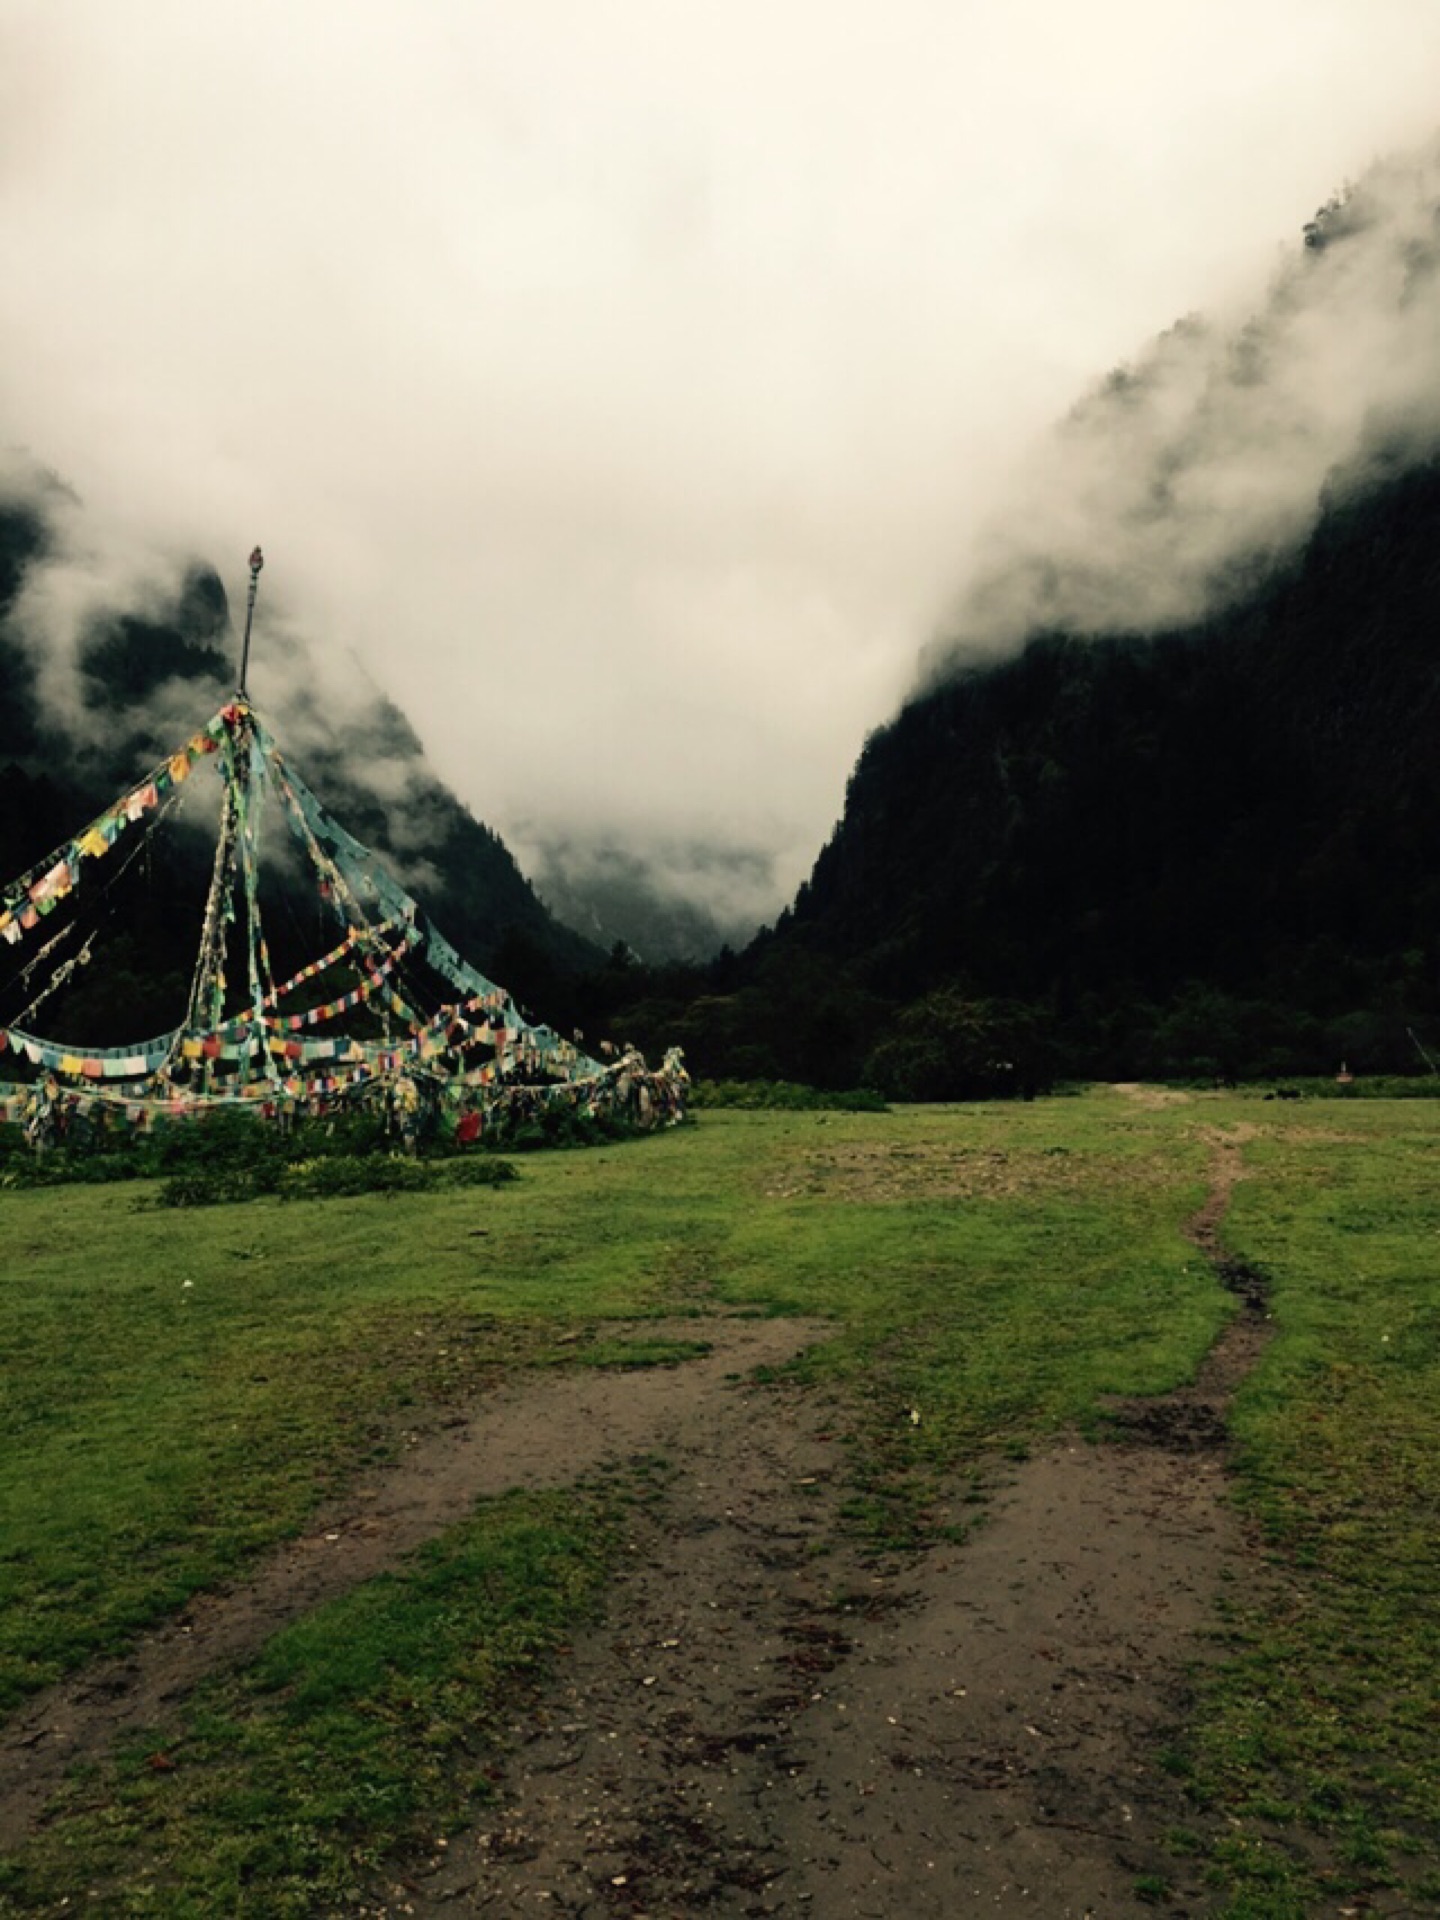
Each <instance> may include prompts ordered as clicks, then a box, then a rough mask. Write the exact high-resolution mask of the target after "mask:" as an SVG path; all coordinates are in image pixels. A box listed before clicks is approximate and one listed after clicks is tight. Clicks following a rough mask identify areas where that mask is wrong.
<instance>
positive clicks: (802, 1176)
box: [764, 1141, 1163, 1202]
mask: <svg viewBox="0 0 1440 1920" xmlns="http://www.w3.org/2000/svg"><path fill="white" fill-rule="evenodd" d="M1162 1177H1163V1176H1162V1175H1161V1174H1160V1172H1159V1171H1158V1170H1157V1168H1156V1167H1155V1165H1154V1164H1153V1163H1152V1162H1151V1161H1148V1160H1142V1159H1125V1158H1123V1157H1120V1156H1118V1155H1102V1154H1094V1153H1074V1152H1072V1151H1071V1150H1070V1149H1069V1148H1068V1147H1059V1146H1056V1147H1048V1148H1046V1147H1037V1148H1030V1149H1022V1150H1018V1151H1017V1150H1015V1149H1005V1148H1000V1147H984V1146H973V1147H971V1146H957V1145H955V1144H954V1143H953V1142H948V1141H947V1142H946V1143H944V1144H943V1145H942V1144H939V1143H936V1142H924V1143H917V1144H913V1145H896V1144H893V1143H888V1142H883V1141H881V1142H876V1141H864V1142H855V1143H850V1142H844V1143H838V1144H837V1145H835V1146H833V1147H804V1148H791V1149H789V1151H788V1152H786V1151H784V1150H782V1152H781V1154H780V1155H779V1156H778V1164H777V1165H776V1166H775V1167H774V1168H773V1170H772V1171H771V1172H769V1173H768V1174H767V1176H766V1181H765V1186H764V1193H765V1197H766V1199H768V1200H793V1199H797V1198H799V1197H800V1196H802V1195H804V1196H807V1197H823V1198H824V1199H827V1200H842V1201H844V1200H859V1201H867V1202H873V1201H884V1200H987V1199H1005V1200H1011V1199H1014V1198H1016V1197H1017V1196H1018V1195H1020V1194H1027V1193H1082V1192H1093V1191H1094V1190H1095V1189H1096V1188H1097V1187H1099V1188H1101V1189H1103V1190H1104V1191H1105V1192H1107V1193H1113V1192H1116V1191H1119V1190H1121V1189H1123V1188H1126V1187H1143V1186H1149V1185H1151V1184H1153V1182H1154V1181H1156V1180H1157V1179H1159V1178H1162Z"/></svg>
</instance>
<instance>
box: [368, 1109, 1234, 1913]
mask: <svg viewBox="0 0 1440 1920" xmlns="http://www.w3.org/2000/svg"><path fill="white" fill-rule="evenodd" d="M1213 1144H1214V1146H1215V1156H1216V1157H1215V1168H1214V1185H1213V1188H1212V1192H1211V1194H1210V1197H1209V1199H1208V1200H1207V1204H1206V1207H1205V1208H1204V1209H1203V1210H1202V1212H1201V1214H1200V1215H1198V1216H1197V1218H1196V1220H1195V1221H1194V1222H1192V1225H1191V1232H1192V1236H1193V1237H1194V1238H1195V1240H1196V1242H1197V1244H1198V1245H1200V1246H1201V1247H1202V1248H1204V1249H1205V1250H1206V1251H1207V1253H1209V1254H1210V1255H1211V1256H1212V1257H1216V1258H1218V1257H1220V1256H1219V1250H1218V1226H1219V1221H1220V1218H1221V1216H1222V1214H1223V1210H1224V1205H1225V1203H1226V1201H1227V1200H1228V1195H1229V1190H1230V1186H1231V1185H1232V1184H1233V1181H1234V1179H1235V1178H1237V1177H1239V1171H1240V1169H1239V1158H1238V1154H1239V1142H1238V1141H1236V1140H1235V1139H1233V1138H1226V1139H1223V1140H1221V1139H1217V1140H1216V1141H1215V1142H1214V1143H1213ZM1262 1314H1263V1305H1262V1304H1260V1303H1259V1301H1258V1299H1257V1302H1256V1304H1254V1305H1245V1304H1243V1302H1242V1308H1241V1312H1240V1313H1239V1314H1238V1315H1237V1318H1236V1321H1235V1322H1234V1323H1233V1326H1232V1331H1231V1333H1230V1334H1227V1336H1226V1338H1225V1339H1224V1340H1222V1342H1220V1343H1219V1345H1218V1346H1217V1348H1216V1350H1215V1352H1214V1353H1213V1354H1212V1356H1211V1359H1210V1361H1209V1362H1207V1367H1206V1369H1205V1370H1204V1371H1203V1372H1202V1376H1201V1379H1200V1380H1198V1381H1197V1382H1196V1383H1195V1386H1194V1387H1193V1388H1190V1389H1186V1390H1185V1392H1184V1393H1183V1394H1181V1395H1176V1396H1171V1397H1169V1398H1167V1399H1163V1400H1155V1401H1149V1402H1127V1403H1124V1404H1123V1406H1122V1405H1117V1407H1116V1408H1115V1409H1114V1414H1115V1426H1116V1433H1117V1439H1118V1440H1119V1441H1120V1444H1116V1445H1110V1446H1098V1447H1097V1446H1087V1445H1083V1444H1081V1443H1079V1442H1070V1443H1067V1444H1065V1445H1063V1446H1061V1447H1059V1448H1057V1449H1055V1450H1053V1451H1052V1452H1050V1453H1048V1454H1046V1455H1045V1456H1044V1457H1043V1458H1040V1459H1036V1460H1033V1461H1031V1462H1028V1463H1027V1464H1025V1465H1024V1466H1023V1467H1020V1468H1017V1469H1013V1470H1011V1472H1010V1474H1009V1476H1008V1478H1007V1479H1005V1480H1004V1481H1002V1482H999V1483H997V1484H996V1485H995V1487H994V1488H993V1489H992V1495H991V1500H990V1503H989V1506H988V1509H987V1512H986V1516H985V1518H984V1520H983V1522H982V1524H981V1525H980V1526H979V1527H978V1529H977V1530H976V1531H975V1532H974V1533H973V1535H972V1536H971V1537H970V1538H969V1539H968V1540H966V1541H965V1543H964V1544H963V1545H948V1544H947V1545H944V1546H939V1547H936V1548H934V1549H932V1550H931V1551H929V1552H928V1553H925V1554H921V1555H917V1556H913V1557H906V1558H903V1559H893V1560H886V1561H875V1560H874V1559H871V1558H867V1557H866V1556H865V1555H864V1554H863V1553H862V1552H861V1551H860V1550H859V1549H858V1547H857V1546H856V1545H855V1544H854V1543H853V1542H847V1541H846V1539H845V1537H844V1533H843V1527H842V1525H841V1516H840V1513H839V1502H840V1498H841V1495H842V1492H843V1486H842V1482H841V1478H840V1474H839V1467H840V1464H841V1463H840V1462H839V1461H838V1460H837V1458H836V1452H835V1441H834V1437H833V1422H834V1419H835V1412H834V1409H833V1408H831V1407H829V1406H827V1405H826V1404H825V1403H824V1402H823V1401H822V1400H820V1399H818V1398H817V1397H815V1396H813V1395H807V1394H806V1393H804V1392H802V1391H801V1390H799V1389H798V1388H796V1387H794V1386H788V1387H772V1388H768V1389H764V1390H761V1391H759V1392H756V1391H753V1390H752V1391H750V1392H749V1393H747V1394H746V1395H745V1397H744V1399H743V1401H735V1402H732V1403H730V1404H729V1405H728V1406H727V1405H723V1404H721V1403H719V1402H712V1403H710V1404H709V1405H708V1406H707V1408H706V1409H705V1410H704V1411H703V1412H701V1413H699V1414H697V1417H696V1418H695V1419H693V1420H692V1421H690V1422H689V1423H688V1424H687V1425H686V1427H685V1429H684V1431H683V1433H681V1434H679V1435H677V1436H674V1445H673V1450H672V1453H671V1459H672V1467H673V1474H672V1479H671V1482H670V1485H669V1488H668V1490H667V1493H666V1496H665V1498H664V1500H663V1502H661V1503H659V1504H658V1505H657V1506H654V1507H652V1508H651V1509H649V1510H648V1511H646V1512H644V1513H642V1514H638V1515H637V1516H636V1520H635V1524H634V1527H633V1529H632V1537H631V1539H630V1542H629V1546H630V1555H629V1565H628V1567H627V1570H626V1571H625V1573H624V1575H623V1576H622V1578H621V1580H620V1582H619V1583H618V1585H617V1588H616V1591H615V1594H614V1596H613V1604H612V1607H611V1615H610V1621H609V1623H608V1624H607V1625H605V1626H603V1627H602V1628H600V1629H598V1630H596V1631H595V1632H593V1633H590V1634H587V1635H585V1636H583V1637H582V1638H581V1639H580V1640H579V1641H578V1642H577V1644H576V1645H575V1646H574V1648H573V1649H572V1650H571V1652H570V1654H569V1656H568V1658H567V1659H566V1661H565V1663H564V1664H565V1672H564V1675H563V1678H562V1680H561V1681H560V1683H559V1684H558V1686H556V1687H555V1688H554V1690H553V1691H552V1692H551V1693H550V1694H549V1695H548V1697H547V1698H546V1699H545V1700H544V1701H543V1702H542V1703H541V1704H540V1705H539V1707H538V1708H537V1709H535V1710H533V1711H526V1712H524V1713H523V1714H520V1715H518V1716H517V1718H516V1719H515V1721H514V1722H513V1724H512V1726H511V1729H510V1736H511V1740H512V1742H513V1745H512V1748H511V1752H510V1754H509V1756H508V1760H507V1763H506V1767H505V1770H504V1778H503V1784H502V1786H501V1789H500V1793H499V1797H498V1800H497V1804H496V1807H495V1809H494V1811H493V1812H492V1813H491V1814H490V1815H488V1816H487V1817H486V1818H485V1819H484V1820H482V1821H481V1822H480V1823H479V1824H478V1825H477V1826H476V1827H475V1829H474V1830H472V1831H471V1832H469V1833H466V1834H462V1835H454V1836H445V1837H439V1838H437V1845H436V1848H435V1851H434V1853H433V1854H432V1855H431V1857H430V1858H429V1859H428V1860H425V1861H421V1862H418V1863H411V1864H409V1865H408V1866H405V1867H403V1868H400V1867H397V1869H396V1870H395V1872H394V1873H393V1874H392V1875H391V1876H390V1877H389V1879H388V1882H387V1884H386V1885H385V1886H384V1887H383V1888H377V1891H376V1900H375V1905H374V1908H373V1912H374V1913H375V1914H377V1915H386V1916H400V1915H417V1916H428V1917H429V1920H439V1917H440V1916H446V1917H448V1920H458V1916H461V1915H465V1914H471V1913H490V1914H495V1915H507V1916H508V1915H515V1914H524V1913H530V1912H536V1913H547V1912H548V1913H555V1914H566V1915H574V1916H586V1917H587V1920H602V1916H608V1915H631V1916H649V1920H662V1916H663V1917H664V1920H681V1916H689V1915H694V1914H701V1913H716V1914H736V1915H741V1914H743V1915H771V1914H776V1915H806V1914H813V1915H825V1916H827V1917H828V1916H832V1915H833V1916H845V1915H854V1916H861V1915H873V1916H877V1917H880V1916H885V1917H887V1920H888V1916H893V1915H898V1914H904V1915H906V1916H919V1917H921V1920H924V1917H927V1916H933V1917H934V1920H939V1916H954V1915H957V1914H971V1913H980V1912H985V1913H1031V1914H1037V1913H1038V1914H1044V1915H1046V1916H1050V1917H1051V1920H1070V1916H1074V1917H1075V1920H1080V1916H1086V1915H1090V1916H1095V1917H1096V1920H1099V1916H1102V1915H1103V1916H1125V1915H1138V1914H1142V1913H1148V1912H1153V1911H1154V1907H1153V1904H1152V1902H1153V1900H1154V1899H1155V1898H1156V1897H1157V1896H1158V1895H1159V1894H1160V1893H1162V1892H1163V1893H1164V1894H1165V1895H1166V1896H1167V1902H1168V1904H1167V1911H1168V1912H1170V1913H1172V1914H1177V1915H1182V1914H1187V1913H1196V1914H1198V1913H1201V1912H1204V1911H1206V1906H1205V1901H1204V1895H1203V1891H1202V1890H1201V1889H1200V1888H1199V1887H1198V1886H1196V1885H1186V1884H1185V1875H1184V1873H1183V1872H1182V1871H1181V1870H1180V1869H1178V1868H1177V1863H1176V1856H1175V1853H1174V1850H1173V1848H1171V1847H1170V1846H1169V1845H1168V1835H1169V1834H1170V1833H1171V1832H1172V1831H1173V1829H1175V1828H1176V1827H1178V1826H1181V1825H1183V1824H1184V1823H1185V1821H1186V1819H1187V1817H1188V1810H1187V1808H1186V1806H1185V1804H1184V1801H1183V1798H1182V1795H1181V1793H1180V1792H1179V1790H1178V1788H1177V1787H1176V1785H1175V1783H1174V1782H1173V1781H1172V1779H1171V1778H1170V1777H1169V1776H1168V1775H1167V1774H1166V1772H1165V1771H1164V1769H1163V1767H1162V1766H1161V1765H1160V1764H1159V1755H1160V1752H1161V1750H1162V1747H1163V1744H1164V1740H1165V1737H1166V1734H1167V1731H1168V1730H1169V1729H1170V1728H1172V1727H1173V1726H1175V1725H1176V1724H1177V1723H1178V1721H1179V1719H1180V1717H1181V1715H1182V1712H1183V1703H1184V1694H1185V1688H1186V1676H1187V1672H1188V1671H1189V1669H1190V1668H1191V1667H1192V1665H1193V1664H1194V1663H1195V1662H1196V1661H1198V1660H1200V1659H1203V1658H1204V1657H1205V1656H1206V1654H1207V1653H1208V1651H1209V1649H1210V1646H1211V1644H1212V1643H1211V1641H1210V1639H1209V1637H1208V1636H1209V1633H1210V1629H1211V1624H1212V1622H1213V1619H1214V1614H1215V1602H1216V1597H1217V1593H1218V1590H1219V1587H1220V1585H1221V1583H1222V1581H1223V1580H1225V1578H1226V1577H1227V1576H1228V1575H1231V1574H1233V1573H1234V1572H1235V1570H1236V1569H1238V1568H1239V1567H1240V1566H1241V1565H1242V1563H1243V1561H1244V1557H1245V1551H1246V1549H1245V1542H1244V1540H1243V1538H1242V1536H1241V1532H1240V1528H1239V1525H1238V1522H1237V1520H1236V1518H1235V1516H1234V1514H1233V1512H1232V1510H1231V1509H1230V1507H1229V1505H1228V1504H1227V1502H1226V1499H1225V1469H1224V1456H1223V1440H1224V1412H1225V1408H1226V1406H1227V1404H1228V1396H1229V1394H1230V1392H1231V1391H1232V1390H1233V1386H1234V1384H1235V1383H1236V1381H1237V1380H1238V1378H1239V1377H1240V1376H1241V1374H1242V1373H1243V1371H1244V1369H1245V1367H1246V1366H1247V1365H1248V1364H1250V1363H1251V1361H1253V1358H1254V1354H1255V1353H1256V1352H1258V1335H1257V1336H1256V1338H1255V1339H1253V1340H1251V1339H1250V1335H1246V1336H1243V1337H1242V1335H1241V1334H1239V1333H1237V1332H1236V1331H1235V1329H1236V1328H1240V1327H1241V1326H1242V1325H1243V1326H1245V1327H1248V1328H1250V1330H1251V1334H1255V1332H1256V1327H1257V1325H1258V1324H1259V1320H1260V1316H1261V1315H1262ZM1247 1342H1249V1343H1248V1344H1247ZM1142 1407H1144V1408H1146V1409H1148V1410H1149V1413H1150V1416H1151V1420H1150V1423H1149V1424H1146V1422H1144V1421H1142V1420H1141V1419H1140V1417H1139V1412H1140V1409H1141V1408H1142ZM742 1408H743V1414H744V1418H743V1419H740V1420H737V1419H736V1417H735V1415H736V1414H737V1413H739V1412H741V1411H742ZM964 1511H965V1510H964V1509H961V1510H959V1511H958V1512H957V1513H956V1514H955V1515H953V1516H952V1518H954V1519H957V1520H958V1519H960V1518H961V1515H962V1514H963V1512H964Z"/></svg>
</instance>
